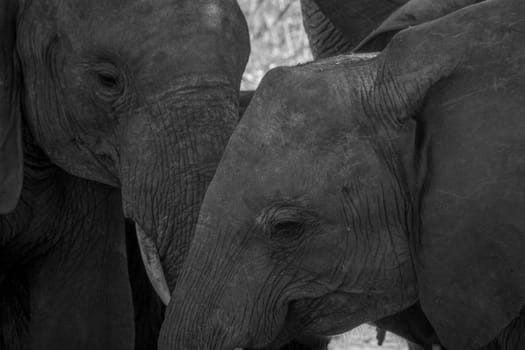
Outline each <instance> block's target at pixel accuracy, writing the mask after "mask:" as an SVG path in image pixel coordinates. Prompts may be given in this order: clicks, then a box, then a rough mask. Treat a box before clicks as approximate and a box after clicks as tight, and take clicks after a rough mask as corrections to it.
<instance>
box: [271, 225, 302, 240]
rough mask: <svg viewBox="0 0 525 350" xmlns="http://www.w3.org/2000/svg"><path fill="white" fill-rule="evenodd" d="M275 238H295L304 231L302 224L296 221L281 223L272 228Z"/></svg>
mask: <svg viewBox="0 0 525 350" xmlns="http://www.w3.org/2000/svg"><path fill="white" fill-rule="evenodd" d="M273 231H274V232H272V233H273V235H274V236H276V238H285V237H286V238H297V237H299V236H300V235H301V234H302V233H303V231H304V223H302V222H297V221H282V222H278V223H276V224H275V225H274V226H273Z"/></svg>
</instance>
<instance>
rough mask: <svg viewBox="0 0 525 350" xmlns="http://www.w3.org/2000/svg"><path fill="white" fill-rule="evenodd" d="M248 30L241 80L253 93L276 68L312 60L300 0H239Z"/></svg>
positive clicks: (245, 87) (243, 87) (243, 85)
mask: <svg viewBox="0 0 525 350" xmlns="http://www.w3.org/2000/svg"><path fill="white" fill-rule="evenodd" d="M239 4H240V5H241V8H242V10H243V12H244V14H245V16H246V20H247V22H248V27H249V29H250V39H251V45H252V54H251V56H250V61H249V62H248V67H247V69H246V73H245V74H244V77H243V81H242V89H243V90H253V89H255V88H256V87H257V85H258V84H259V81H260V80H261V78H262V77H263V75H264V74H265V73H266V72H268V70H270V69H271V68H273V67H276V66H290V65H295V64H297V63H305V62H308V61H311V60H312V54H311V53H310V47H309V46H308V39H307V38H306V34H305V32H304V30H303V24H302V21H301V5H300V2H299V0H239Z"/></svg>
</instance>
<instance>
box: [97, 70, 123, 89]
mask: <svg viewBox="0 0 525 350" xmlns="http://www.w3.org/2000/svg"><path fill="white" fill-rule="evenodd" d="M97 77H98V80H99V81H100V84H101V85H103V86H105V87H107V88H115V87H118V86H119V80H118V77H116V76H114V75H112V74H109V73H108V72H99V73H98V76H97Z"/></svg>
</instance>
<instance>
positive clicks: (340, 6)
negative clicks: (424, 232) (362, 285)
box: [301, 0, 480, 350]
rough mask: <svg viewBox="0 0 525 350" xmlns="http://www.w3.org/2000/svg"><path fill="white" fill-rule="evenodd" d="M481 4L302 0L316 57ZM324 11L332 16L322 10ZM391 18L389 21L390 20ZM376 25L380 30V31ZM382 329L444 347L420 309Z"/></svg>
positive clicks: (379, 42)
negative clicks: (368, 31)
mask: <svg viewBox="0 0 525 350" xmlns="http://www.w3.org/2000/svg"><path fill="white" fill-rule="evenodd" d="M478 2H480V1H479V0H437V1H436V0H410V1H383V0H380V1H373V2H370V1H367V2H363V1H359V0H353V1H347V2H345V3H340V2H338V0H329V1H323V0H317V1H315V0H302V2H301V4H302V9H303V21H304V27H305V29H306V32H307V34H308V37H309V41H310V46H311V48H312V51H313V52H314V56H315V57H316V58H323V57H331V56H335V55H340V54H344V53H348V52H354V53H364V52H373V51H381V50H383V49H384V48H385V47H386V46H387V45H388V43H389V42H390V40H391V39H392V37H393V36H394V35H395V34H396V33H397V32H399V31H400V30H403V29H405V28H408V27H411V26H414V25H418V24H422V23H425V22H428V21H431V20H434V19H436V18H439V17H443V16H445V15H447V14H449V13H452V12H454V11H457V10H459V9H461V8H463V7H466V6H469V5H472V4H475V3H478ZM317 3H319V5H318V4H317ZM321 6H322V8H323V10H324V11H326V12H323V10H321ZM336 9H337V10H336ZM386 15H388V17H386V18H385V16H386ZM342 19H345V21H342ZM379 21H381V22H379ZM371 25H375V28H374V27H371ZM367 29H369V30H370V33H368V35H366V34H367V33H366V30H367ZM365 35H366V36H365ZM376 325H380V326H381V327H382V328H383V329H386V330H389V331H391V332H393V333H395V334H398V335H400V336H402V337H404V338H406V339H409V340H411V341H413V342H416V343H418V344H420V345H422V346H424V347H425V348H431V346H432V345H433V344H438V343H439V341H438V340H437V335H436V334H435V331H434V330H433V328H432V326H431V325H430V323H429V322H428V320H426V317H425V315H424V313H423V312H422V311H421V308H420V306H419V305H413V306H412V307H411V308H409V309H407V310H404V311H403V312H401V313H399V315H398V314H395V315H391V316H389V317H388V318H387V319H385V320H378V321H377V322H376ZM411 346H412V348H413V349H416V348H417V345H415V344H411ZM412 348H411V350H412Z"/></svg>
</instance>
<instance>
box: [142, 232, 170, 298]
mask: <svg viewBox="0 0 525 350" xmlns="http://www.w3.org/2000/svg"><path fill="white" fill-rule="evenodd" d="M135 231H136V232H137V240H138V242H139V248H140V255H141V256H142V261H143V262H144V267H145V269H146V274H147V275H148V278H149V280H150V282H151V285H152V286H153V289H154V290H155V292H156V293H157V294H158V296H159V297H160V299H161V300H162V302H163V303H164V305H166V306H167V305H168V304H169V302H170V299H171V293H170V289H169V287H168V282H167V281H166V275H165V274H164V270H163V269H162V265H161V263H160V255H159V250H158V248H157V245H156V244H155V242H154V241H153V239H152V238H151V236H148V235H147V234H146V232H145V231H144V230H143V229H142V228H141V227H140V226H139V225H138V224H135Z"/></svg>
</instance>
